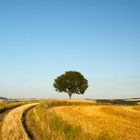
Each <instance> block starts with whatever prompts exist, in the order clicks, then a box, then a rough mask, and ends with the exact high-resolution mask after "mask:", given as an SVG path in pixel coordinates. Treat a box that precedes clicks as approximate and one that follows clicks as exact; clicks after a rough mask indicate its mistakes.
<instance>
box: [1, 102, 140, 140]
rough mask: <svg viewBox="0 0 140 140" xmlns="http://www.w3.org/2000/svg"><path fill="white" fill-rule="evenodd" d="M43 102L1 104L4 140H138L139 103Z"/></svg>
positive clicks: (139, 124) (2, 137) (2, 136)
mask: <svg viewBox="0 0 140 140" xmlns="http://www.w3.org/2000/svg"><path fill="white" fill-rule="evenodd" d="M135 103H136V104H132V102H131V101H129V102H122V101H117V104H116V103H115V104H113V103H111V102H110V101H109V102H106V101H101V102H98V101H95V100H88V101H87V100H71V101H70V100H40V101H31V102H24V103H23V102H22V104H20V102H18V106H15V104H16V103H11V104H10V105H9V104H8V103H7V102H6V103H5V104H4V103H1V104H0V105H1V108H0V109H2V108H3V106H4V108H6V106H8V107H9V106H12V107H11V108H8V110H6V109H5V111H1V112H0V124H1V125H0V139H1V140H20V139H21V140H32V139H33V140H139V139H140V106H139V102H135Z"/></svg>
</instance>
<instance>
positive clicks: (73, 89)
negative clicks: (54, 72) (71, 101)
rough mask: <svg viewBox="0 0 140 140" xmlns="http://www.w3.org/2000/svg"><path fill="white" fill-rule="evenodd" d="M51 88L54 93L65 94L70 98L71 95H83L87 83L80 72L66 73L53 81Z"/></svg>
mask: <svg viewBox="0 0 140 140" xmlns="http://www.w3.org/2000/svg"><path fill="white" fill-rule="evenodd" d="M53 86H54V88H55V89H56V91H58V92H66V93H68V94H69V97H70V98H71V96H72V94H84V92H85V91H86V89H87V88H88V81H87V79H85V78H84V76H83V75H82V74H81V73H80V72H76V71H67V72H65V73H64V74H62V75H61V76H58V77H57V78H56V79H55V81H54V84H53Z"/></svg>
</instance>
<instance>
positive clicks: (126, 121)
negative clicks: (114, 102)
mask: <svg viewBox="0 0 140 140" xmlns="http://www.w3.org/2000/svg"><path fill="white" fill-rule="evenodd" d="M138 108H139V107H138V106H136V107H132V106H111V105H108V106H105V105H100V106H96V105H94V106H69V107H56V108H54V111H55V113H56V114H57V116H60V117H62V118H63V119H64V120H67V121H68V122H71V123H72V124H78V125H80V126H81V127H82V129H83V130H84V131H86V132H89V133H91V134H92V135H93V136H99V137H100V136H101V135H102V134H105V135H106V136H107V137H108V138H107V139H113V140H114V139H117V140H124V139H126V140H129V139H131V140H139V139H140V112H139V111H138V110H137V109H138ZM134 109H135V110H134Z"/></svg>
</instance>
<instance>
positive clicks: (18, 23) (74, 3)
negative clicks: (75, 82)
mask: <svg viewBox="0 0 140 140" xmlns="http://www.w3.org/2000/svg"><path fill="white" fill-rule="evenodd" d="M68 70H77V71H80V72H81V73H82V74H83V75H84V76H85V77H86V78H87V79H88V81H89V88H88V90H87V91H86V93H85V95H84V96H83V95H82V96H79V95H78V96H77V95H76V96H74V98H127V97H140V1H139V0H59V1H58V0H12V1H11V0H0V96H5V97H10V98H22V97H40V98H42V97H47V98H66V97H67V94H61V93H56V92H55V90H54V88H53V80H54V79H55V78H56V77H57V76H58V75H60V74H62V73H64V72H65V71H68Z"/></svg>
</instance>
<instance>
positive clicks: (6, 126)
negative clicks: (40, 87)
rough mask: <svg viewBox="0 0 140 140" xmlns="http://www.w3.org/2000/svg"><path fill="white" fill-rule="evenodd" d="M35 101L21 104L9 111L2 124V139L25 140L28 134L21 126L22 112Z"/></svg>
mask: <svg viewBox="0 0 140 140" xmlns="http://www.w3.org/2000/svg"><path fill="white" fill-rule="evenodd" d="M34 105H36V103H32V104H27V105H23V106H20V107H17V108H15V109H13V110H12V111H10V112H9V113H8V114H7V115H6V117H5V119H4V121H3V125H2V139H3V140H21V139H22V140H27V139H28V136H27V134H26V132H25V130H24V128H23V126H22V121H21V119H22V114H23V112H24V111H25V110H26V109H28V108H29V107H31V106H34Z"/></svg>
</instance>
